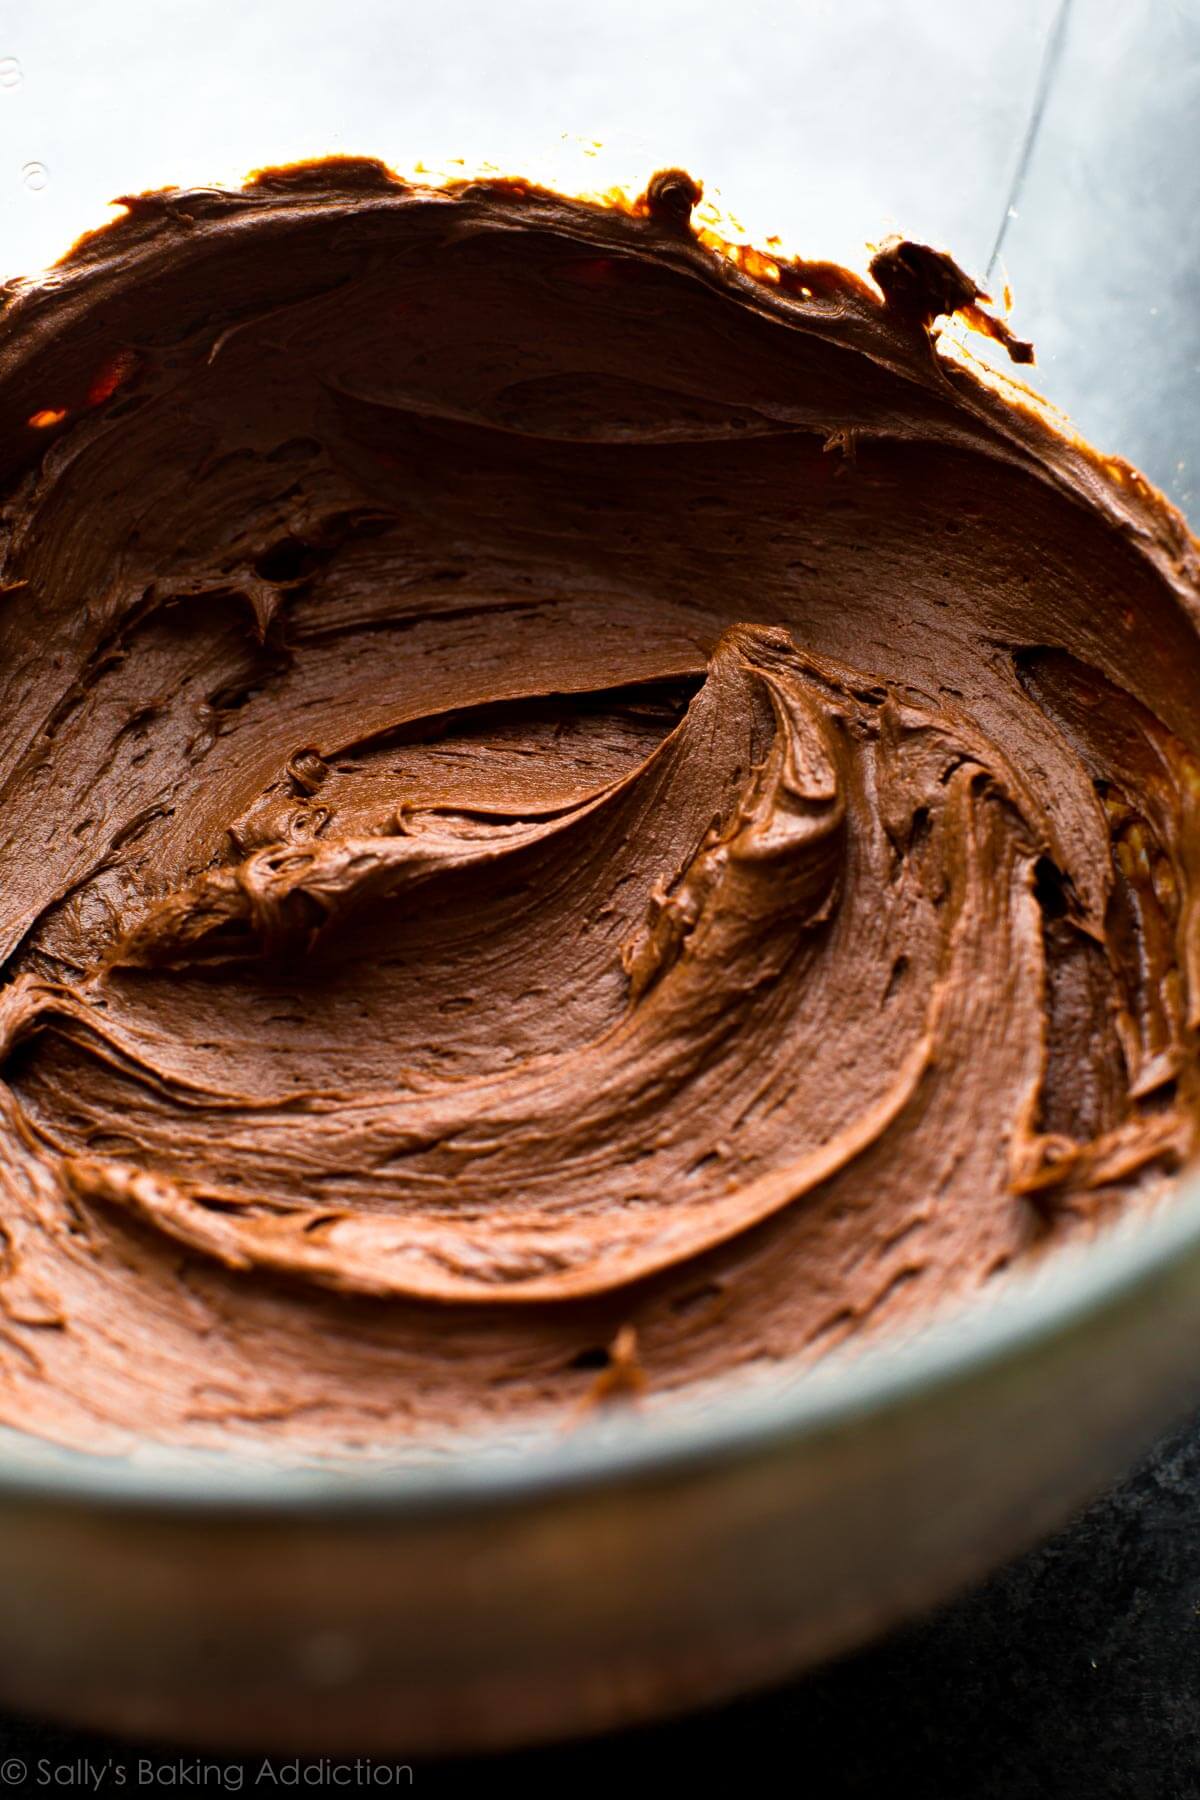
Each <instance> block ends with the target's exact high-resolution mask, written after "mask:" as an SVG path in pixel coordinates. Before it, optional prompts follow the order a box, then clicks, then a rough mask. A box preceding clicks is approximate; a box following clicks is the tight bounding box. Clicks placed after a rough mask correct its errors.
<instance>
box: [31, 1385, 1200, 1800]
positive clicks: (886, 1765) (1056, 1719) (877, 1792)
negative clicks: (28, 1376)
mask: <svg viewBox="0 0 1200 1800" xmlns="http://www.w3.org/2000/svg"><path fill="white" fill-rule="evenodd" d="M13 1759H16V1760H17V1762H19V1763H23V1764H24V1765H25V1769H26V1779H25V1781H24V1782H23V1783H22V1782H21V1780H20V1774H19V1770H13V1769H12V1761H13ZM109 1759H111V1761H110V1760H109ZM139 1759H146V1761H148V1762H152V1763H154V1764H157V1765H158V1769H159V1777H160V1780H161V1781H162V1782H163V1784H164V1785H165V1784H170V1785H172V1786H174V1787H178V1788H184V1789H186V1788H188V1787H191V1786H192V1785H193V1781H195V1785H196V1786H197V1787H202V1788H203V1789H204V1790H205V1791H207V1792H209V1793H213V1792H218V1793H219V1792H235V1791H242V1792H247V1793H249V1792H256V1791H257V1792H273V1791H274V1792H278V1791H279V1790H280V1787H284V1786H286V1787H290V1788H292V1790H293V1791H295V1789H296V1788H297V1787H304V1788H307V1789H308V1790H309V1791H312V1787H325V1788H332V1787H335V1786H340V1787H342V1788H343V1789H344V1790H345V1789H352V1788H354V1787H360V1788H365V1789H368V1790H370V1789H373V1788H377V1787H379V1786H381V1785H384V1783H383V1782H381V1781H380V1779H379V1778H380V1776H385V1778H386V1777H387V1776H390V1775H391V1770H390V1768H389V1769H388V1770H387V1771H384V1770H382V1769H379V1768H377V1770H376V1776H375V1778H374V1779H371V1778H370V1771H369V1770H360V1771H358V1772H357V1773H358V1779H357V1780H356V1779H354V1777H355V1773H356V1772H355V1771H354V1770H353V1768H352V1767H346V1765H348V1764H352V1761H353V1759H350V1758H340V1759H337V1760H338V1762H339V1763H340V1764H342V1765H343V1768H344V1769H345V1779H341V1780H339V1779H337V1778H336V1776H333V1775H331V1774H330V1773H329V1772H328V1771H322V1770H320V1769H319V1768H311V1767H310V1769H309V1770H308V1780H304V1778H303V1777H304V1771H303V1770H299V1771H296V1773H295V1775H293V1774H292V1773H291V1771H287V1772H286V1773H285V1772H284V1771H283V1770H282V1768H281V1764H282V1763H283V1762H284V1761H285V1760H286V1759H283V1758H280V1757H275V1758H274V1759H272V1760H273V1765H274V1767H273V1772H272V1773H271V1774H268V1775H267V1776H266V1777H265V1779H264V1776H263V1771H262V1761H261V1759H258V1758H250V1759H247V1760H246V1761H245V1762H244V1763H239V1762H238V1761H237V1760H236V1759H230V1758H223V1757H216V1756H213V1755H211V1754H210V1753H204V1754H201V1755H199V1756H198V1755H197V1753H196V1752H194V1751H191V1750H188V1749H182V1750H181V1749H164V1748H161V1747H153V1748H147V1747H139V1746H132V1747H127V1746H124V1745H117V1744H114V1743H112V1742H109V1741H107V1740H102V1739H98V1738H95V1737H84V1736H82V1735H80V1734H76V1733H71V1732H67V1731H63V1730H61V1729H58V1728H55V1727H52V1726H46V1725H41V1724H31V1723H29V1722H28V1721H23V1720H19V1719H2V1720H0V1795H2V1794H3V1792H4V1789H5V1786H7V1791H8V1792H29V1793H37V1792H50V1791H53V1790H54V1788H55V1786H58V1787H71V1788H73V1789H74V1790H75V1791H94V1792H100V1793H111V1792H117V1791H120V1789H121V1788H124V1790H125V1791H127V1792H129V1791H133V1792H136V1791H138V1789H139V1787H140V1788H142V1789H143V1791H146V1790H147V1789H148V1787H149V1780H148V1775H147V1772H146V1771H145V1770H141V1769H139ZM384 1760H385V1759H382V1758H378V1757H377V1758H376V1759H375V1762H376V1765H379V1764H381V1763H382V1762H383V1761H384ZM396 1760H397V1761H398V1762H401V1763H402V1762H403V1761H404V1760H405V1759H404V1758H403V1757H402V1756H401V1757H398V1758H397V1759H396ZM81 1764H83V1765H90V1766H89V1767H81V1766H80V1765H81ZM206 1764H212V1765H219V1768H220V1771H222V1774H221V1775H219V1774H218V1771H217V1769H215V1768H214V1769H212V1770H210V1771H209V1772H208V1773H207V1778H204V1770H203V1768H202V1767H199V1768H198V1765H206ZM60 1765H68V1767H67V1768H66V1770H65V1771H64V1770H62V1769H61V1768H60ZM56 1771H58V1780H57V1781H54V1780H53V1779H52V1776H53V1775H54V1773H55V1772H56ZM186 1771H192V1772H193V1781H189V1779H188V1774H187V1772H186ZM122 1772H123V1774H124V1780H123V1781H121V1780H120V1779H119V1777H120V1775H121V1773H122ZM660 1774H661V1775H666V1774H669V1775H670V1777H671V1781H672V1787H673V1789H674V1790H675V1791H676V1792H687V1791H689V1790H690V1789H693V1788H694V1789H696V1790H698V1791H700V1792H713V1793H720V1792H722V1791H725V1792H730V1793H734V1792H746V1791H749V1792H755V1791H757V1790H759V1789H760V1788H763V1789H765V1788H766V1787H767V1786H768V1784H769V1785H770V1786H772V1787H774V1786H775V1785H776V1784H777V1783H779V1782H780V1781H781V1779H782V1780H783V1781H784V1782H785V1783H786V1785H787V1787H788V1788H789V1789H790V1790H792V1791H794V1792H796V1793H798V1794H802V1795H811V1796H812V1797H813V1800H842V1797H843V1796H847V1797H854V1800H857V1797H858V1796H860V1795H861V1796H868V1795H869V1796H871V1797H872V1800H888V1797H889V1796H891V1795H892V1794H894V1793H899V1792H911V1793H912V1794H914V1795H916V1796H919V1800H992V1797H993V1796H994V1797H996V1800H1040V1797H1041V1796H1043V1795H1045V1796H1050V1797H1052V1800H1108V1797H1109V1796H1119V1797H1120V1800H1190V1797H1191V1796H1200V1415H1197V1416H1196V1417H1195V1418H1193V1419H1192V1420H1191V1421H1190V1422H1189V1423H1188V1424H1187V1425H1186V1426H1185V1427H1184V1428H1182V1429H1181V1430H1178V1431H1176V1432H1175V1433H1174V1434H1173V1435H1171V1436H1170V1437H1168V1438H1166V1439H1164V1440H1163V1442H1162V1443H1160V1444H1159V1445H1158V1447H1157V1448H1156V1449H1155V1451H1154V1452H1153V1453H1152V1454H1151V1455H1150V1456H1149V1457H1148V1458H1146V1460H1145V1461H1144V1462H1143V1463H1142V1464H1141V1466H1140V1467H1139V1468H1138V1469H1137V1470H1136V1471H1135V1472H1134V1474H1133V1475H1131V1476H1130V1477H1129V1478H1128V1479H1127V1480H1126V1481H1125V1482H1123V1483H1122V1484H1121V1485H1120V1486H1119V1487H1117V1488H1115V1489H1114V1490H1113V1491H1112V1492H1111V1493H1109V1494H1107V1495H1105V1497H1104V1498H1103V1499H1101V1500H1099V1501H1097V1502H1096V1503H1095V1504H1094V1505H1092V1506H1091V1507H1090V1508H1089V1509H1088V1510H1087V1511H1086V1512H1085V1513H1083V1514H1082V1515H1081V1516H1080V1517H1079V1518H1078V1519H1077V1520H1076V1521H1075V1523H1074V1524H1073V1525H1071V1526H1070V1527H1069V1528H1068V1529H1067V1530H1066V1531H1064V1532H1062V1533H1061V1534H1060V1535H1059V1536H1058V1537H1056V1538H1054V1539H1052V1540H1051V1541H1050V1542H1049V1543H1048V1544H1045V1545H1044V1546H1042V1547H1041V1548H1040V1549H1038V1550H1035V1551H1034V1552H1032V1553H1031V1554H1030V1555H1028V1556H1025V1557H1023V1558H1022V1559H1021V1560H1020V1561H1019V1562H1017V1563H1014V1564H1013V1565H1012V1566H1011V1567H1009V1568H1008V1569H1006V1570H1004V1571H1003V1572H1002V1573H1000V1574H999V1575H997V1576H995V1577H994V1578H993V1579H992V1580H991V1581H989V1582H988V1583H987V1584H986V1585H984V1586H983V1587H981V1588H979V1589H978V1590H976V1591H974V1592H972V1593H969V1594H967V1595H964V1596H963V1597H962V1598H960V1599H959V1600H958V1601H956V1602H955V1603H954V1604H952V1605H950V1606H947V1607H944V1608H943V1609H942V1610H941V1611H940V1612H938V1613H936V1614H934V1615H933V1616H932V1617H930V1618H928V1619H925V1620H923V1621H921V1622H920V1623H919V1624H916V1625H913V1626H910V1627H909V1628H907V1629H906V1630H904V1631H901V1632H899V1633H896V1634H895V1635H893V1636H892V1637H891V1638H889V1639H888V1640H887V1641H886V1642H884V1643H881V1644H878V1645H876V1646H874V1647H872V1648H870V1649H868V1650H864V1651H862V1652H860V1653H859V1654H858V1655H856V1656H852V1657H848V1658H846V1659H844V1660H843V1661H842V1662H840V1663H837V1664H835V1665H833V1666H831V1667H829V1668H826V1669H823V1670H820V1671H818V1672H816V1673H815V1674H812V1675H809V1676H807V1677H805V1678H803V1679H801V1680H799V1681H797V1682H795V1683H794V1684H792V1685H791V1686H790V1687H788V1688H785V1689H782V1690H780V1691H778V1692H775V1693H772V1694H767V1695H762V1696H759V1697H757V1698H755V1699H752V1700H745V1701H741V1702H739V1703H738V1704H737V1705H734V1706H729V1707H724V1708H722V1709H720V1710H717V1711H712V1712H709V1713H705V1714H701V1715H698V1716H695V1717H692V1718H690V1719H687V1720H684V1721H681V1722H679V1723H676V1724H672V1725H669V1726H660V1727H655V1728H652V1729H645V1730H639V1731H635V1732H627V1733H622V1734H620V1735H617V1736H613V1737H609V1738H605V1739H601V1740H594V1741H590V1742H587V1743H580V1744H574V1745H569V1746H565V1747H562V1748H556V1749H553V1750H539V1751H532V1752H525V1753H522V1754H519V1755H512V1756H504V1757H495V1758H490V1759H487V1760H471V1761H462V1762H450V1763H436V1762H428V1761H422V1760H415V1761H414V1762H413V1764H412V1789H413V1790H414V1791H425V1792H443V1793H453V1792H467V1793H470V1792H480V1791H487V1790H488V1789H489V1788H490V1787H491V1786H492V1785H493V1784H495V1785H496V1786H497V1787H498V1788H499V1787H503V1788H505V1789H508V1790H509V1791H512V1792H515V1793H520V1794H537V1793H543V1792H545V1793H554V1794H559V1793H563V1792H568V1793H569V1792H571V1791H572V1790H573V1789H574V1788H575V1787H576V1786H577V1785H579V1784H581V1783H584V1782H587V1783H589V1784H594V1785H597V1786H599V1787H601V1788H602V1789H606V1790H607V1791H609V1792H612V1793H621V1792H623V1791H627V1790H628V1789H629V1788H631V1787H632V1788H635V1789H636V1788H637V1787H638V1786H640V1785H641V1784H643V1783H648V1782H649V1781H650V1780H652V1779H653V1778H654V1777H656V1776H658V1775H660ZM14 1775H15V1776H16V1779H15V1780H14V1779H13V1778H12V1777H13V1776H14ZM197 1775H198V1776H199V1777H200V1779H198V1780H197V1779H196V1776H197ZM6 1776H7V1777H8V1779H7V1781H6V1780H5V1777H6ZM314 1776H323V1779H320V1780H314V1779H313V1777H314ZM310 1783H311V1785H310ZM399 1785H400V1786H401V1788H402V1789H403V1790H404V1791H407V1782H406V1781H405V1782H403V1783H401V1784H399ZM386 1786H387V1788H388V1789H390V1791H396V1788H397V1784H396V1782H395V1781H394V1779H388V1780H386Z"/></svg>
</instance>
